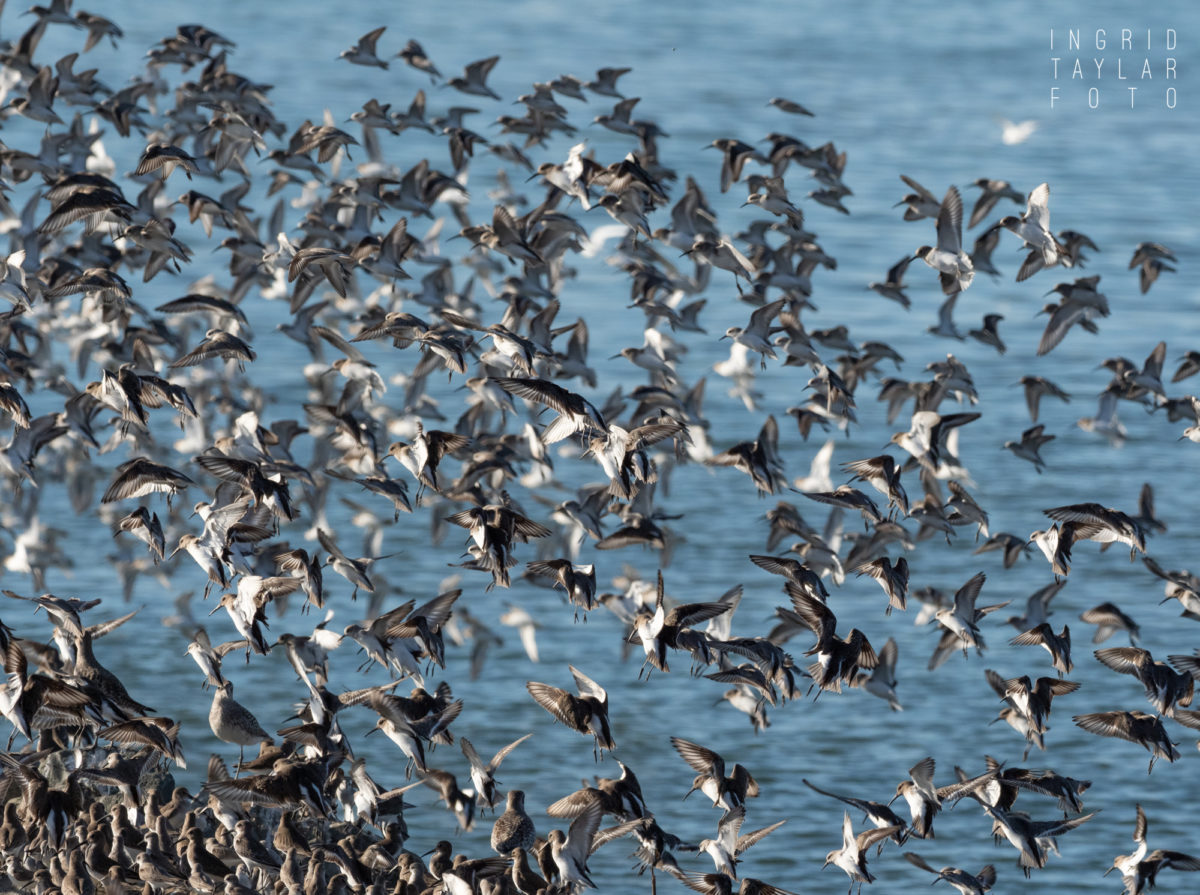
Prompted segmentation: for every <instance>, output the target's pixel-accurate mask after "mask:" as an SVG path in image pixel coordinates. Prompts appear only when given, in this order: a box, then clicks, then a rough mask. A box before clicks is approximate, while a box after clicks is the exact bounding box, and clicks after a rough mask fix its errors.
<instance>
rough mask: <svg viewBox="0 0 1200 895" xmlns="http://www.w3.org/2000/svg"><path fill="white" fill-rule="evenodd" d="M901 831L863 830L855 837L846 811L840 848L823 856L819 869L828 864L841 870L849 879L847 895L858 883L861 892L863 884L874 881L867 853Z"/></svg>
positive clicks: (895, 827) (898, 827)
mask: <svg viewBox="0 0 1200 895" xmlns="http://www.w3.org/2000/svg"><path fill="white" fill-rule="evenodd" d="M902 829H903V827H901V826H890V827H883V828H882V829H875V830H864V831H863V832H861V833H859V834H858V835H857V836H856V835H855V834H854V827H853V826H852V825H851V823H850V812H849V811H847V812H845V814H844V815H843V820H842V847H841V848H840V849H835V850H834V851H831V852H829V854H827V855H826V856H825V863H824V864H822V865H821V869H822V870H824V869H825V868H826V867H828V866H829V865H830V864H833V865H835V866H837V867H840V868H842V870H844V871H845V873H846V875H847V876H848V877H850V887H849V888H848V889H847V890H846V892H847V895H848V893H850V892H852V891H854V884H855V883H858V889H859V891H860V892H861V891H862V884H863V883H871V882H874V881H875V876H874V875H873V874H872V873H871V871H870V870H868V869H867V851H868V850H869V849H870V848H871V846H872V845H874V844H875V843H877V842H882V841H883V840H884V839H887V838H888V837H889V836H892V835H894V834H896V833H898V832H899V831H900V830H902Z"/></svg>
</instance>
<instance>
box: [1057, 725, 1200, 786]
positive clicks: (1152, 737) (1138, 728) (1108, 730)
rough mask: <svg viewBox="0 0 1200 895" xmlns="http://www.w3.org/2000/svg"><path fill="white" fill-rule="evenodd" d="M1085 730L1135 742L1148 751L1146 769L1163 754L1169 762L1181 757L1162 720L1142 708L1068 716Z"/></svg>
mask: <svg viewBox="0 0 1200 895" xmlns="http://www.w3.org/2000/svg"><path fill="white" fill-rule="evenodd" d="M1071 720H1072V721H1074V722H1075V723H1076V724H1077V725H1078V726H1080V727H1082V728H1083V729H1084V730H1086V731H1087V732H1088V733H1094V734H1096V735H1097V736H1104V737H1117V738H1118V739H1122V740H1129V742H1131V743H1138V744H1139V745H1141V746H1143V747H1145V749H1146V750H1147V751H1148V752H1149V753H1150V767H1149V768H1148V769H1147V771H1146V773H1147V774H1148V773H1150V772H1151V771H1153V770H1154V762H1155V760H1157V759H1159V758H1164V759H1166V760H1167V761H1169V762H1172V761H1175V760H1176V759H1177V758H1179V757H1180V754H1179V750H1178V749H1176V748H1175V744H1174V743H1172V742H1171V738H1170V737H1169V736H1168V735H1167V731H1166V728H1165V727H1163V723H1162V720H1161V719H1159V718H1158V717H1157V716H1155V715H1148V714H1146V713H1145V712H1139V711H1132V712H1123V711H1115V712H1092V713H1090V714H1086V715H1076V716H1075V717H1074V718H1072V719H1071Z"/></svg>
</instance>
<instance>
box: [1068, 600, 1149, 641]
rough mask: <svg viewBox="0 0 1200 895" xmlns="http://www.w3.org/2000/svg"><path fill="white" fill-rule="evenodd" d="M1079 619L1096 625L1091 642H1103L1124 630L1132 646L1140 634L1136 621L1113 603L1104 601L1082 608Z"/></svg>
mask: <svg viewBox="0 0 1200 895" xmlns="http://www.w3.org/2000/svg"><path fill="white" fill-rule="evenodd" d="M1079 620H1080V621H1084V622H1087V623H1088V624H1089V625H1095V626H1096V633H1095V634H1093V635H1092V643H1103V642H1104V641H1106V640H1107V639H1108V638H1109V637H1112V635H1113V634H1116V633H1117V632H1118V631H1124V632H1125V633H1127V634H1128V635H1129V645H1130V646H1134V645H1136V643H1137V639H1138V637H1140V636H1141V628H1139V627H1138V625H1137V622H1135V621H1134V620H1133V619H1132V618H1130V617H1129V616H1128V615H1126V614H1125V613H1124V612H1122V611H1121V609H1120V608H1119V607H1118V606H1116V605H1115V604H1113V603H1109V602H1104V603H1101V604H1099V605H1098V606H1093V607H1092V608H1091V609H1087V610H1084V611H1083V612H1082V613H1080V615H1079Z"/></svg>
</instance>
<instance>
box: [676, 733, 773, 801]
mask: <svg viewBox="0 0 1200 895" xmlns="http://www.w3.org/2000/svg"><path fill="white" fill-rule="evenodd" d="M671 745H672V746H674V747H675V751H676V752H678V753H679V755H680V757H681V758H682V759H683V760H684V761H686V762H687V763H688V764H689V765H691V768H692V770H694V771H695V772H696V777H695V779H694V780H692V788H691V789H689V790H688V791H687V792H686V793H685V794H684V796H683V797H684V798H685V799H686V798H687V797H688V796H690V795H691V794H692V793H693V792H696V791H697V790H699V791H700V792H702V793H703V794H704V795H706V796H707V797H708V798H710V799H712V803H713V805H714V806H718V805H719V806H720V807H721V808H723V809H725V810H726V811H731V810H733V809H734V808H737V807H738V806H740V805H743V804H745V801H746V799H748V798H754V797H756V796H757V795H758V783H757V781H755V779H754V778H753V777H752V776H750V772H749V771H747V770H746V769H745V768H744V767H742V766H741V765H740V764H735V765H734V766H733V769H732V771H731V772H730V773H729V775H728V776H727V775H726V774H725V759H723V758H722V757H721V756H720V755H719V754H717V753H716V752H714V751H713V750H711V749H708V748H705V747H704V746H701V745H699V744H698V743H693V742H691V741H690V740H685V739H683V737H671Z"/></svg>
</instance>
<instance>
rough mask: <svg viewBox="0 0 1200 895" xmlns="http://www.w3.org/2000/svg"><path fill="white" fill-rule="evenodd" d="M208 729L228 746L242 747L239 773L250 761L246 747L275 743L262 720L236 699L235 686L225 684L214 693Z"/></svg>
mask: <svg viewBox="0 0 1200 895" xmlns="http://www.w3.org/2000/svg"><path fill="white" fill-rule="evenodd" d="M208 726H209V727H210V728H211V729H212V732H213V735H214V736H215V737H216V738H217V739H219V740H221V741H222V742H225V743H232V744H233V745H235V746H237V747H238V768H237V769H238V773H239V774H240V773H241V770H242V765H243V764H245V761H246V747H247V746H256V745H258V744H259V743H263V742H267V743H272V742H274V740H273V739H272V738H271V735H270V734H269V733H267V732H266V731H265V730H263V729H262V725H261V724H259V723H258V719H257V718H255V717H254V715H252V714H251V713H250V710H249V709H247V708H246V707H245V706H244V705H242V704H241V703H240V702H238V701H237V700H235V699H234V698H233V684H232V683H231V682H230V681H227V680H226V681H222V682H221V683H220V684H219V685H218V686H217V687H216V689H215V690H213V701H212V708H211V709H209V712H208Z"/></svg>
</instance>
